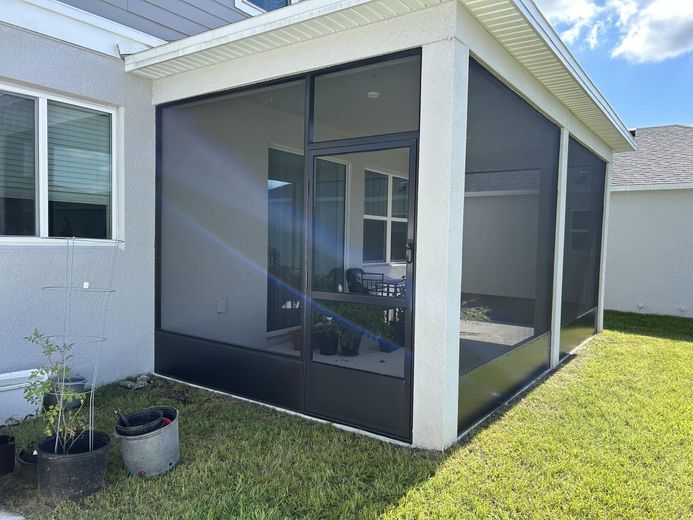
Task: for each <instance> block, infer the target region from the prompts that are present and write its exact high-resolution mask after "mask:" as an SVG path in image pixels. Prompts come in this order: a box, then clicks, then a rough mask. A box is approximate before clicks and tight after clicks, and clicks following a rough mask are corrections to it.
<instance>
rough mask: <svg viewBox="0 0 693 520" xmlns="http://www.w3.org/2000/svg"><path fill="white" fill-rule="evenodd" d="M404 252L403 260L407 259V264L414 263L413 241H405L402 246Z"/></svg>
mask: <svg viewBox="0 0 693 520" xmlns="http://www.w3.org/2000/svg"><path fill="white" fill-rule="evenodd" d="M404 251H405V258H406V259H407V263H408V264H411V263H412V262H413V261H414V241H413V240H407V243H406V244H405V245H404Z"/></svg>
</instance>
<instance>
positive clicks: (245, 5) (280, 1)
mask: <svg viewBox="0 0 693 520" xmlns="http://www.w3.org/2000/svg"><path fill="white" fill-rule="evenodd" d="M292 3H294V2H293V1H291V0H235V6H236V8H237V9H240V10H241V11H243V12H244V13H248V14H250V15H256V14H262V13H265V12H267V11H274V10H275V9H279V8H281V7H286V6H287V5H289V4H292Z"/></svg>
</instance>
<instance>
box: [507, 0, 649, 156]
mask: <svg viewBox="0 0 693 520" xmlns="http://www.w3.org/2000/svg"><path fill="white" fill-rule="evenodd" d="M513 1H514V3H515V5H516V6H517V8H518V9H519V10H520V11H521V12H522V14H523V15H524V17H525V18H526V19H527V21H528V22H529V23H530V24H531V25H532V27H533V28H534V30H535V31H537V33H538V34H539V35H540V36H541V38H542V39H543V40H544V41H545V42H546V44H547V45H548V46H549V47H550V48H551V50H552V51H553V53H554V55H555V56H556V57H557V58H558V59H559V60H560V62H561V63H562V64H563V66H564V67H565V68H566V69H568V70H569V71H570V73H571V75H572V76H573V77H574V78H575V80H576V81H577V82H578V83H579V84H580V86H581V87H582V88H583V89H584V90H585V92H587V94H589V96H590V98H592V101H594V102H595V103H596V104H597V106H598V107H599V108H600V110H601V111H602V112H603V113H604V115H606V117H607V118H608V119H609V121H610V122H611V124H612V125H613V126H614V127H615V128H617V129H618V131H619V132H620V133H621V135H622V136H623V138H624V139H625V140H626V141H627V142H628V143H629V144H630V147H631V149H632V150H635V149H636V147H637V146H636V143H635V138H634V137H633V136H632V135H631V133H630V132H629V131H628V129H627V128H626V125H625V124H623V121H621V118H619V117H618V115H617V114H616V112H615V111H614V109H613V108H612V107H611V105H609V103H608V101H606V98H605V97H604V95H603V94H602V93H601V92H600V91H599V89H598V88H597V87H596V86H595V84H594V83H593V82H592V80H591V79H590V78H589V76H588V75H587V73H586V72H585V71H584V69H583V68H582V67H581V66H580V64H579V63H578V61H577V60H576V59H575V57H574V56H573V54H572V53H571V52H570V50H569V49H568V47H567V46H566V45H565V43H563V41H562V40H561V38H560V37H559V36H558V34H557V33H556V31H555V30H554V28H553V27H552V26H551V24H550V23H549V22H548V20H547V19H546V18H545V17H544V15H543V14H542V13H541V11H539V9H538V8H537V6H536V5H535V4H534V2H533V1H532V0H513Z"/></svg>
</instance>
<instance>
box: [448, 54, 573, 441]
mask: <svg viewBox="0 0 693 520" xmlns="http://www.w3.org/2000/svg"><path fill="white" fill-rule="evenodd" d="M559 140H560V130H559V128H558V127H557V126H556V125H554V124H553V123H551V122H550V121H548V120H547V119H546V118H545V117H543V116H542V115H541V114H540V113H539V112H537V111H536V110H535V109H534V108H533V107H532V106H531V105H530V104H529V103H527V102H526V101H525V100H524V99H522V98H521V97H520V96H518V95H517V94H515V93H514V92H513V91H512V90H511V89H509V88H508V87H507V86H506V85H504V84H503V83H502V82H501V81H500V80H498V79H497V78H496V77H494V76H493V75H492V74H491V73H490V72H488V71H487V70H485V69H484V68H483V67H482V66H481V65H479V64H478V63H477V62H475V61H473V60H471V61H470V67H469V109H468V122H467V155H466V158H467V163H466V176H465V201H464V236H463V242H464V243H463V249H462V250H463V260H462V294H461V298H460V304H461V308H460V376H461V377H460V401H459V426H460V429H464V428H465V427H466V426H468V425H469V424H471V423H472V422H474V420H476V419H477V418H479V416H481V415H483V414H484V413H485V412H487V411H488V410H490V409H491V408H493V407H494V406H495V405H496V404H497V403H498V401H499V400H500V399H502V398H503V396H507V395H509V394H510V393H512V392H513V391H514V390H515V389H517V388H519V387H520V386H521V385H523V384H524V383H525V382H526V381H527V380H529V379H530V378H532V377H533V376H534V375H536V374H537V373H539V372H540V371H541V370H543V369H545V368H546V367H547V364H548V343H549V342H548V334H547V332H548V331H549V329H550V322H551V295H552V285H553V258H554V234H555V221H556V193H557V178H558V153H559Z"/></svg>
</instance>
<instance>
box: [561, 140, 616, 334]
mask: <svg viewBox="0 0 693 520" xmlns="http://www.w3.org/2000/svg"><path fill="white" fill-rule="evenodd" d="M605 174H606V164H605V163H604V161H602V160H600V159H599V158H598V157H597V156H595V155H594V154H593V153H591V152H590V151H589V150H587V149H586V148H585V147H584V146H582V145H581V144H580V143H578V142H577V141H575V140H574V139H572V138H571V139H570V145H569V148H568V177H567V190H566V215H565V246H564V250H563V306H562V311H561V322H562V324H563V325H566V324H568V323H571V322H573V321H575V320H576V319H577V318H578V317H579V316H581V315H582V314H584V313H586V312H587V311H589V310H591V309H593V308H594V307H596V306H597V295H598V287H599V260H600V255H601V242H602V218H603V209H604V176H605Z"/></svg>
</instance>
